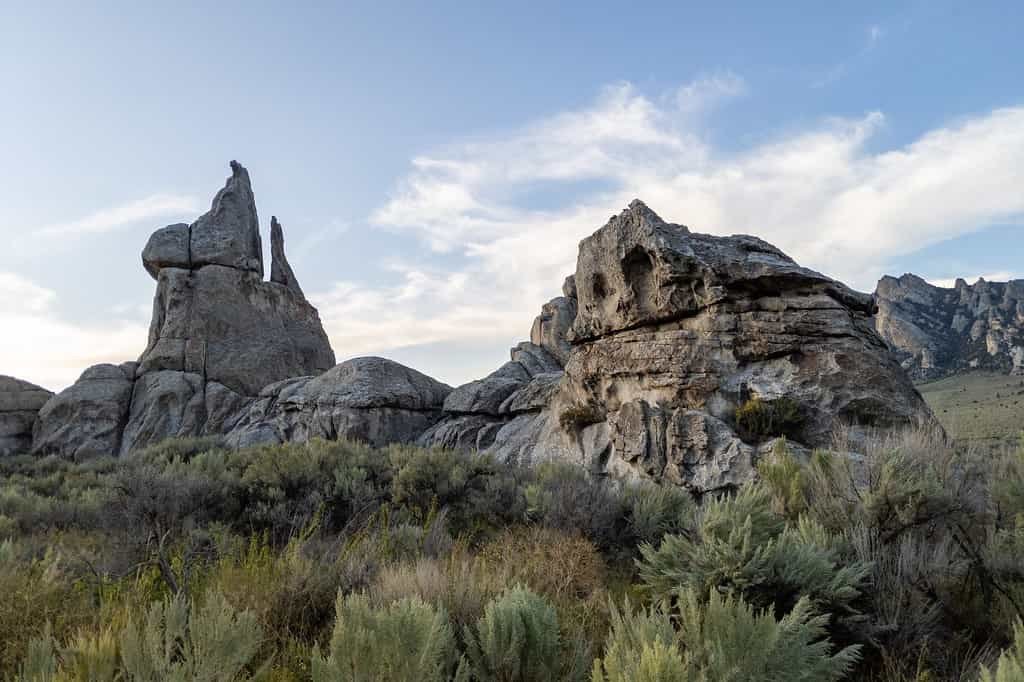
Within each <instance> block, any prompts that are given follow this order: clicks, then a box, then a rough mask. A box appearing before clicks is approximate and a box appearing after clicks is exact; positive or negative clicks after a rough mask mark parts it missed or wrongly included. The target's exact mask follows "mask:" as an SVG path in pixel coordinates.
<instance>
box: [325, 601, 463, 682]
mask: <svg viewBox="0 0 1024 682" xmlns="http://www.w3.org/2000/svg"><path fill="white" fill-rule="evenodd" d="M335 612H336V614H337V615H336V621H335V624H334V634H333V635H332V636H331V642H330V646H329V650H328V656H327V658H324V657H322V656H321V655H320V654H319V652H315V653H314V655H313V660H312V674H313V680H314V682H320V681H323V682H345V681H351V682H358V681H362V680H379V681H381V682H411V681H412V680H422V681H423V682H434V681H437V682H440V681H441V680H445V679H447V675H448V671H449V669H450V668H451V664H452V663H453V659H454V656H455V640H454V638H453V636H452V631H451V627H450V626H449V624H448V619H447V615H446V614H445V612H444V611H443V610H438V609H435V608H433V607H432V606H430V605H429V604H426V603H424V602H423V601H421V600H420V599H416V598H411V599H409V598H404V599H400V600H399V601H396V602H393V603H391V604H388V605H386V606H383V607H381V608H378V609H375V608H373V606H372V605H371V603H370V599H369V598H368V597H367V596H366V595H365V594H351V595H349V596H347V597H346V596H343V595H342V594H339V595H338V600H337V603H336V606H335Z"/></svg>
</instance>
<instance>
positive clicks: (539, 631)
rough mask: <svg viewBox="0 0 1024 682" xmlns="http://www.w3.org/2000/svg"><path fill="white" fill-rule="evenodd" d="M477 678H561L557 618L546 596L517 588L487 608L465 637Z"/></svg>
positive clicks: (535, 681)
mask: <svg viewBox="0 0 1024 682" xmlns="http://www.w3.org/2000/svg"><path fill="white" fill-rule="evenodd" d="M465 640H466V643H467V655H468V659H469V665H470V668H471V670H472V674H473V679H475V680H480V681H481V682H482V681H483V680H496V681H499V682H545V681H549V680H556V679H559V677H558V674H559V668H560V663H561V661H560V653H561V638H560V635H559V630H558V616H557V614H556V613H555V609H554V607H553V606H552V605H551V604H550V603H548V601H547V600H546V599H544V598H543V597H541V596H539V595H537V594H535V593H533V592H531V591H530V590H528V589H526V588H524V587H515V588H513V589H511V590H509V591H507V592H506V593H505V594H504V595H502V596H501V597H499V598H498V599H495V600H494V601H492V602H491V603H490V604H488V605H487V608H486V609H485V610H484V615H483V616H482V617H481V618H480V620H479V621H477V624H476V627H475V628H474V629H472V630H471V629H470V628H467V629H466V633H465Z"/></svg>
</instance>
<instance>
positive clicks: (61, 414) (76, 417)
mask: <svg viewBox="0 0 1024 682" xmlns="http://www.w3.org/2000/svg"><path fill="white" fill-rule="evenodd" d="M135 369H136V364H135V363H134V362H128V363H125V364H123V365H109V364H103V365H95V366H93V367H90V368H89V369H87V370H85V371H84V372H83V373H82V376H81V377H79V378H78V381H76V382H75V383H74V384H72V385H71V386H69V387H68V388H66V389H64V390H63V391H61V392H60V393H58V394H57V395H55V396H53V397H52V398H50V399H49V400H48V401H47V402H46V404H45V405H43V407H42V409H41V410H39V417H38V419H37V420H36V422H35V428H34V430H33V438H32V451H33V453H35V454H39V455H50V454H57V455H62V456H64V457H67V458H69V459H74V460H84V459H89V458H92V457H99V456H104V455H117V454H118V452H119V451H120V448H121V434H122V433H123V431H124V427H125V423H126V422H127V421H128V410H129V407H130V406H131V401H132V387H133V385H134V379H135Z"/></svg>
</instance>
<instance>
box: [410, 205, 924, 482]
mask: <svg viewBox="0 0 1024 682" xmlns="http://www.w3.org/2000/svg"><path fill="white" fill-rule="evenodd" d="M572 283H573V286H568V285H567V287H566V293H568V292H569V291H570V290H572V293H574V294H575V296H574V297H572V299H571V300H572V305H571V306H565V307H564V308H562V310H565V311H566V312H567V315H568V311H572V312H573V313H574V315H573V319H572V320H571V328H570V325H565V324H559V325H558V328H559V329H565V330H566V331H565V332H562V333H561V336H560V337H559V335H558V334H556V335H555V336H556V337H558V338H559V343H558V344H554V345H552V344H550V343H549V344H548V346H552V347H559V346H560V344H561V343H562V341H561V339H564V343H565V344H567V345H569V346H570V347H571V348H570V350H569V352H568V353H567V354H566V355H565V357H566V358H567V361H566V363H565V368H564V374H562V375H559V374H547V375H541V376H543V377H544V378H542V379H538V378H536V377H537V375H531V382H534V381H536V382H538V384H537V385H536V386H533V387H532V388H531V389H530V391H531V392H534V393H536V395H537V397H536V398H534V399H531V400H520V401H519V403H518V404H521V405H529V406H530V407H531V409H530V410H524V411H523V412H522V413H515V412H513V411H512V410H511V409H509V413H508V414H507V415H505V416H504V419H503V421H501V422H500V423H497V428H496V429H494V427H495V424H496V421H495V420H496V417H495V415H494V409H493V405H494V404H495V403H496V402H497V398H498V395H500V394H504V393H505V392H506V391H508V388H509V384H508V380H507V379H506V378H505V377H506V376H507V374H508V370H507V367H508V366H507V365H506V366H505V367H503V368H502V370H499V371H498V372H496V373H495V374H492V375H491V376H490V377H488V378H487V379H484V380H482V385H481V382H474V383H473V384H469V385H467V386H465V387H460V388H459V389H456V391H455V392H453V394H452V396H450V397H449V400H448V401H447V402H446V404H445V410H446V412H448V413H449V414H450V416H449V417H448V418H446V419H445V420H444V421H442V422H441V423H439V424H438V425H437V426H436V427H434V429H433V430H431V431H429V432H428V433H427V434H425V436H424V439H423V440H424V441H425V442H428V443H438V444H444V445H450V446H455V447H475V448H477V449H482V450H488V451H490V452H493V453H494V454H495V455H497V456H499V457H503V458H509V459H520V460H532V461H536V460H538V459H544V458H552V457H560V458H566V459H570V460H573V461H577V462H579V463H581V464H583V465H585V466H587V467H589V468H591V469H593V470H598V471H604V472H615V473H618V474H626V475H631V476H646V477H651V478H656V479H659V480H665V481H669V482H673V483H676V484H679V485H683V486H686V487H688V488H691V489H693V490H695V491H698V492H704V491H707V490H713V489H716V488H721V487H726V486H732V485H736V484H738V483H740V482H742V481H743V480H746V479H748V478H750V477H751V476H753V475H754V473H753V472H754V464H755V462H756V460H757V458H758V457H759V456H761V455H762V454H763V453H764V452H766V451H768V450H770V448H771V447H773V446H774V441H775V438H776V437H777V436H781V435H785V436H787V437H788V438H789V439H790V441H791V442H792V443H793V444H794V446H795V447H802V446H809V447H817V446H822V445H827V444H829V442H830V440H831V438H832V437H833V434H834V432H835V430H836V428H837V427H838V426H840V425H845V426H848V427H849V429H850V433H851V435H852V437H853V438H854V439H856V438H857V437H858V436H860V435H863V434H864V433H865V432H866V431H867V430H868V429H870V428H874V427H887V426H896V425H902V424H930V425H934V417H933V416H932V415H931V412H930V411H929V410H928V408H927V406H926V405H925V404H924V401H923V400H922V399H921V396H920V395H919V394H918V393H917V391H916V390H915V389H914V387H913V386H912V385H911V383H910V381H909V379H908V378H907V377H906V375H905V374H904V373H903V371H902V370H901V369H900V367H899V366H898V365H897V363H896V362H895V360H894V359H893V357H892V356H891V355H890V353H889V352H888V350H887V348H886V346H885V344H884V343H883V342H882V340H881V339H880V338H879V337H878V335H877V334H876V333H875V331H874V329H873V327H872V318H871V316H872V314H873V312H874V304H873V302H872V300H871V297H869V296H867V295H865V294H860V293H857V292H855V291H852V290H850V289H848V288H847V287H845V286H843V285H842V284H840V283H839V282H836V281H834V280H832V279H830V278H828V277H825V276H824V275H821V274H819V273H817V272H814V271H812V270H808V269H806V268H803V267H800V266H799V265H797V264H796V263H795V262H793V261H792V260H791V259H790V258H789V257H787V256H786V255H785V254H784V253H782V252H781V251H779V250H778V249H776V248H775V247H773V246H771V245H770V244H768V243H766V242H764V241H762V240H760V239H757V238H755V237H749V236H742V235H741V236H733V237H714V236H710V235H701V234H692V233H690V231H689V230H688V229H687V228H685V227H683V226H681V225H673V224H669V223H665V222H664V221H662V220H661V218H659V217H658V216H657V215H656V214H655V213H654V212H653V211H651V210H650V209H649V208H647V207H646V206H645V205H644V204H643V203H641V202H639V201H637V202H634V203H633V204H631V205H630V207H629V208H628V209H627V210H626V211H623V212H622V213H621V214H620V215H618V216H614V217H613V218H612V219H611V220H610V221H609V223H608V224H607V225H605V226H604V227H603V228H601V229H600V230H598V231H597V232H596V233H595V234H594V235H592V236H591V237H588V238H587V239H584V240H583V241H582V242H581V244H580V252H579V258H578V262H577V268H576V273H575V276H574V278H573V280H572ZM566 298H569V297H566ZM549 306H550V304H549ZM549 306H545V314H543V315H542V318H543V317H544V316H547V317H548V318H549V319H551V318H552V317H554V316H552V315H550V312H549V311H550V308H549ZM559 320H564V318H559ZM540 326H542V327H543V323H541V324H540ZM552 326H554V325H552ZM537 327H538V323H535V326H534V330H535V331H536V329H537ZM533 336H534V339H535V340H538V339H541V338H543V336H544V335H543V334H536V333H535V334H534V335H533ZM562 347H563V348H564V346H562ZM488 385H490V386H492V387H493V393H494V395H493V396H491V397H490V399H489V400H483V399H482V397H481V395H482V394H483V395H487V393H486V391H484V390H483V389H484V387H486V386H488ZM542 387H543V388H542ZM519 390H520V391H523V390H524V389H522V388H521V389H519ZM462 393H466V394H467V395H471V396H472V400H466V401H462V402H456V400H455V397H456V396H458V395H460V394H462ZM520 395H525V394H522V393H520ZM505 400H509V398H505V399H503V402H502V403H501V404H502V405H505V404H508V405H509V406H510V408H511V405H512V404H514V403H515V401H512V402H507V403H506V402H504V401H505ZM740 408H744V409H745V410H746V411H747V413H748V414H754V415H755V417H756V416H758V415H763V414H764V413H766V412H771V411H781V410H785V412H786V414H787V421H786V425H785V428H784V429H781V428H776V429H775V430H774V431H773V430H771V429H768V430H765V431H763V432H758V431H757V430H756V429H751V428H749V427H748V428H744V427H742V426H741V424H740V423H739V422H740V420H739V419H738V418H737V416H736V414H737V410H738V409H740ZM502 416H503V415H502V414H501V410H500V409H499V410H498V418H501V417H502ZM754 421H757V420H756V418H755V419H754ZM488 429H491V430H488ZM474 430H475V434H476V437H475V438H474V437H473V436H474Z"/></svg>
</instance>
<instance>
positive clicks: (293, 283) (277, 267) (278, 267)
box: [270, 216, 305, 299]
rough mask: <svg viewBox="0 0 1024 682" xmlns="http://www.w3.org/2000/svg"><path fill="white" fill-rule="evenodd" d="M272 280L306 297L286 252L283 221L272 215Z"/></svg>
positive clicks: (301, 296)
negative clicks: (278, 220) (280, 221)
mask: <svg viewBox="0 0 1024 682" xmlns="http://www.w3.org/2000/svg"><path fill="white" fill-rule="evenodd" d="M270 281H271V282H274V283H275V284H280V285H282V286H286V287H288V288H289V289H291V290H292V291H294V292H295V293H296V294H298V295H299V297H300V298H303V299H304V298H305V296H304V295H303V293H302V287H300V286H299V280H298V278H296V277H295V273H294V272H292V266H291V265H290V264H289V263H288V257H287V256H285V254H284V230H282V229H281V223H279V222H277V216H270Z"/></svg>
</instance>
